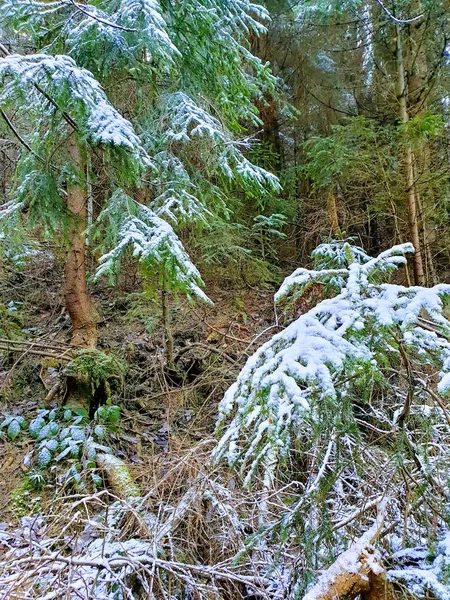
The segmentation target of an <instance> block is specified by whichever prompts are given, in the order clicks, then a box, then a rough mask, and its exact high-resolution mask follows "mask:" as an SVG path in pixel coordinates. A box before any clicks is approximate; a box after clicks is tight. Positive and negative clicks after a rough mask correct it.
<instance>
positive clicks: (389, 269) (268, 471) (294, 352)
mask: <svg viewBox="0 0 450 600" xmlns="http://www.w3.org/2000/svg"><path fill="white" fill-rule="evenodd" d="M413 252H414V248H413V246H412V245H411V244H402V245H398V246H394V247H393V248H391V249H390V250H387V251H385V252H382V253H381V254H380V255H379V256H377V257H376V258H371V257H369V256H368V255H367V254H366V253H365V252H364V251H363V250H362V249H361V248H358V247H355V246H353V245H352V244H351V243H349V242H347V241H346V242H333V243H331V244H323V245H321V246H319V247H318V248H317V249H316V251H315V252H314V254H313V259H314V267H315V268H314V269H312V270H309V269H303V268H301V269H297V270H296V271H295V272H294V273H293V274H292V275H291V276H289V277H288V278H287V279H286V280H285V281H284V283H283V285H282V286H281V288H280V290H279V291H278V292H277V294H276V295H275V300H276V302H278V303H281V302H284V303H287V304H289V303H291V304H292V303H293V302H295V301H296V300H297V299H298V298H299V297H301V296H302V294H304V293H305V291H306V290H308V289H309V288H311V286H315V288H316V289H318V290H320V291H321V293H322V294H323V295H324V296H325V299H323V300H322V301H321V302H319V303H318V304H317V305H316V306H314V307H313V308H311V309H310V310H309V311H308V312H306V313H305V314H302V315H301V316H300V317H299V318H297V319H296V320H295V321H294V322H293V323H291V324H290V325H289V326H288V327H287V328H286V329H285V330H284V331H282V332H280V333H278V334H277V335H275V336H274V337H273V338H272V339H271V340H270V341H268V342H267V343H265V344H264V345H263V346H262V347H261V348H260V349H259V350H258V351H257V352H256V353H255V354H254V355H253V356H252V357H251V358H249V360H248V361H247V363H246V365H245V367H244V368H243V370H242V371H241V373H240V375H239V377H238V379H237V381H236V383H234V384H233V385H232V386H231V388H230V389H229V390H228V392H227V393H226V395H225V397H224V398H223V400H222V402H221V404H220V410H219V420H218V426H217V429H218V432H219V433H220V434H221V439H220V441H219V443H218V446H217V448H216V450H215V458H216V460H218V459H222V458H225V459H226V460H227V461H228V462H229V463H230V464H231V465H233V466H235V467H237V468H239V469H240V471H241V473H242V475H243V476H245V479H244V483H245V485H246V486H247V487H249V486H250V485H251V484H252V483H255V481H256V480H257V476H262V478H263V485H264V486H265V487H270V486H271V485H272V484H273V480H274V476H275V474H276V468H277V465H278V464H279V462H280V461H287V460H288V459H289V458H292V450H294V449H295V450H296V452H297V453H300V454H301V452H308V451H311V452H313V451H314V452H315V451H316V449H317V448H323V452H322V451H321V452H322V455H323V456H324V457H325V458H323V460H324V461H325V463H324V464H325V466H324V468H323V471H322V473H320V472H319V475H320V476H323V474H324V472H325V470H326V462H327V461H331V462H333V461H334V462H335V463H336V461H337V458H336V455H335V452H337V451H336V450H333V452H332V448H333V444H334V441H333V440H336V439H339V438H340V437H341V438H342V439H343V438H344V437H346V439H350V438H349V437H348V435H349V432H351V434H352V435H353V436H357V435H359V433H358V426H357V418H356V416H355V412H356V411H355V408H354V404H355V403H356V404H357V405H359V406H361V405H364V402H366V403H367V406H368V408H367V412H368V413H370V414H371V415H373V414H375V415H376V416H375V418H377V419H378V423H377V422H376V421H374V422H375V423H376V426H377V427H378V428H379V429H380V430H381V432H383V430H385V431H386V432H389V430H392V429H395V427H400V426H401V425H403V422H404V421H405V419H406V418H407V416H408V414H409V412H411V411H412V410H413V407H412V406H411V404H412V398H414V399H415V400H416V401H418V402H419V403H420V404H424V403H425V401H424V400H423V398H424V396H425V392H428V391H429V392H430V393H431V394H433V393H434V394H436V391H435V389H436V387H435V388H434V390H433V379H432V377H431V376H429V375H428V374H427V366H428V365H432V366H434V367H435V368H437V369H438V371H439V381H438V384H437V391H438V392H439V393H440V394H446V393H447V392H448V391H449V390H450V373H449V371H450V341H449V340H450V322H449V321H448V320H447V318H446V316H445V315H444V314H443V309H444V302H445V300H446V299H447V298H448V297H449V295H450V285H444V284H442V285H436V286H435V287H433V288H430V289H427V288H423V287H409V288H408V287H404V286H402V285H396V284H394V283H387V282H386V281H387V280H389V277H390V275H391V274H392V273H393V272H395V271H396V270H397V269H398V268H399V267H402V266H403V265H405V264H406V255H408V254H412V253H413ZM411 365H413V366H414V368H416V365H420V366H421V368H422V376H421V377H418V376H417V374H416V370H415V371H414V375H412V374H411V373H412V367H411ZM401 372H404V373H405V376H404V379H403V380H400V379H398V380H395V375H396V374H397V375H398V374H399V373H401ZM374 389H376V390H378V392H377V393H378V395H379V396H380V397H382V398H384V390H388V393H387V394H386V398H387V400H383V401H382V405H381V408H378V409H376V408H374V407H373V406H372V405H371V402H372V401H373V402H375V400H372V396H371V394H372V393H373V392H374ZM406 390H408V391H406ZM373 397H376V394H375V393H373ZM377 411H378V412H377ZM230 418H231V420H230ZM330 440H331V441H330ZM327 444H328V445H327ZM330 444H331V446H330ZM325 459H326V460H325ZM417 461H418V463H419V464H421V463H420V461H421V459H420V458H417ZM319 464H320V463H319ZM422 466H423V469H422V470H423V471H424V472H425V471H426V470H427V467H426V461H423V465H422ZM330 468H331V467H330ZM313 475H314V474H313ZM425 475H426V473H425ZM307 488H308V484H306V485H305V489H307Z"/></svg>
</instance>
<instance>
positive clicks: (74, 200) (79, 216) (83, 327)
mask: <svg viewBox="0 0 450 600" xmlns="http://www.w3.org/2000/svg"><path fill="white" fill-rule="evenodd" d="M68 149H69V155H70V157H71V159H72V161H73V163H74V164H75V165H77V167H78V169H80V170H82V169H83V158H82V155H81V152H80V149H79V147H78V145H77V143H76V141H75V139H74V137H73V136H71V137H70V138H69V145H68ZM86 200H87V199H86V194H85V191H84V189H83V187H82V186H81V185H80V184H78V183H76V184H73V185H71V186H70V187H69V188H68V190H67V211H68V215H69V249H68V252H67V257H66V265H65V272H64V297H65V302H66V308H67V311H68V313H69V316H70V319H71V322H72V337H71V344H72V345H74V346H80V347H82V348H95V346H96V345H97V314H96V310H95V308H94V305H93V303H92V301H91V299H90V297H89V293H88V290H87V284H86V240H85V230H86V227H87V202H86Z"/></svg>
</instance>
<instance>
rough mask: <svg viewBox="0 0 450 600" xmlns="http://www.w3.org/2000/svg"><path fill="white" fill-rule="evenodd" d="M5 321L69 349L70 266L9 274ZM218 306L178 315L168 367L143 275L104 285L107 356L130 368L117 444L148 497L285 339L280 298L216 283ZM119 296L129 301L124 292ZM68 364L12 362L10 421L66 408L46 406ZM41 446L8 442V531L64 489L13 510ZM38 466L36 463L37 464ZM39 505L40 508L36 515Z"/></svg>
mask: <svg viewBox="0 0 450 600" xmlns="http://www.w3.org/2000/svg"><path fill="white" fill-rule="evenodd" d="M5 275H6V278H4V281H5V283H4V284H3V285H4V287H3V289H2V290H1V292H2V296H3V297H2V301H3V302H4V303H5V305H6V306H7V311H6V312H5V314H4V315H2V320H3V323H2V326H3V327H2V328H3V330H4V331H5V332H6V333H5V335H8V336H9V337H13V338H20V339H25V340H30V341H33V342H36V341H37V342H40V343H42V344H44V345H45V344H49V345H51V344H54V343H55V342H58V343H67V341H68V340H69V333H70V331H69V319H68V316H67V314H66V311H65V309H64V303H63V297H62V292H61V290H59V289H58V282H60V281H61V267H60V266H59V265H58V264H57V263H56V264H55V261H54V259H53V257H52V255H51V254H50V253H49V254H45V253H44V254H39V255H38V256H36V257H35V258H33V260H31V261H30V262H28V263H27V264H26V265H24V267H23V268H22V270H21V272H12V271H11V272H9V273H5ZM206 288H207V290H208V294H209V296H210V297H211V299H212V300H213V301H214V305H213V306H209V305H196V306H191V305H189V304H187V303H186V302H184V301H180V302H178V303H176V302H174V303H173V306H172V307H171V328H172V334H173V340H174V368H171V369H168V368H167V367H166V361H165V353H164V333H163V328H162V324H161V308H160V306H159V303H158V298H152V297H150V296H149V295H148V294H145V293H144V292H136V291H135V290H136V289H139V284H138V285H136V278H135V274H134V273H131V274H128V275H126V276H125V277H124V278H123V279H122V280H121V282H119V287H118V288H117V287H116V288H115V289H114V294H113V293H112V290H111V288H109V287H107V286H106V285H105V286H104V287H100V286H97V289H96V290H95V293H94V300H95V303H96V306H97V309H98V311H99V319H100V320H99V343H98V346H99V348H100V349H102V350H104V351H105V352H107V353H109V352H111V353H114V354H115V355H117V356H119V357H121V358H122V359H124V360H125V361H126V365H127V370H126V374H125V376H124V378H123V381H121V382H120V383H119V384H117V385H116V386H114V387H113V388H112V396H111V401H112V402H113V403H114V404H117V405H119V406H120V410H121V418H120V423H119V426H118V428H117V431H116V432H114V433H111V434H110V435H109V439H108V444H109V445H110V446H111V447H112V448H113V449H114V453H115V455H116V456H118V457H120V458H121V459H123V460H124V461H125V462H126V463H127V464H128V465H130V470H131V472H132V474H133V477H134V478H135V480H136V482H137V484H138V485H139V487H140V489H141V490H142V491H144V492H145V490H148V489H150V488H151V487H152V486H154V484H155V482H156V481H159V480H160V479H161V478H164V475H165V474H166V473H167V472H168V471H169V470H170V467H171V465H173V464H177V462H178V461H179V457H180V456H182V455H184V454H185V453H186V452H187V451H189V449H190V448H192V447H193V446H195V444H197V443H198V442H200V441H202V440H207V439H208V438H211V436H213V433H214V426H215V420H216V416H217V406H218V403H219V401H220V399H221V398H222V396H223V393H224V392H225V390H226V389H227V388H228V387H229V385H231V383H232V382H233V381H234V380H235V378H236V376H237V374H238V372H239V370H240V368H241V367H242V366H243V364H244V362H245V360H246V358H247V357H248V356H249V355H251V354H252V353H253V351H254V350H255V349H256V348H257V347H258V346H259V345H260V344H261V343H262V342H263V341H264V340H265V339H267V338H268V337H270V335H272V334H273V333H274V332H275V331H276V330H277V326H276V325H275V315H274V310H273V290H272V289H269V288H267V289H265V290H262V291H254V290H253V289H251V288H249V287H240V288H236V287H234V288H233V287H232V286H230V287H229V289H224V288H223V286H222V287H220V286H219V284H218V283H217V282H215V281H209V282H206ZM118 291H119V293H118ZM62 367H63V365H62V364H61V365H59V364H58V363H57V362H56V363H55V364H53V362H52V360H50V359H48V360H47V359H45V358H44V359H43V358H42V357H39V356H35V355H31V354H29V353H28V352H27V350H24V352H23V353H21V354H17V353H4V354H3V364H2V365H1V367H0V368H1V370H0V385H1V388H0V393H1V397H2V400H1V405H0V414H1V415H2V416H3V417H6V416H8V415H11V414H14V415H20V416H24V417H25V418H26V419H27V420H30V419H31V418H33V416H34V415H35V414H36V413H37V411H38V410H39V409H42V408H46V409H51V408H55V407H58V406H61V405H62V404H63V397H62V395H61V393H60V394H59V395H56V396H55V397H54V398H53V399H52V400H51V401H50V402H47V403H46V402H45V398H46V397H47V396H48V393H49V390H50V389H51V386H52V378H54V377H55V376H57V374H58V371H59V370H61V368H62ZM32 446H33V441H32V440H30V439H29V438H26V437H21V438H20V439H16V440H14V441H11V440H9V439H8V436H7V435H6V434H5V433H3V434H0V457H1V459H0V473H1V480H0V522H9V523H13V522H15V521H17V520H18V519H19V518H20V517H21V516H23V514H26V513H27V512H36V510H38V509H39V510H44V511H45V508H46V507H45V505H46V503H47V502H51V501H52V498H53V495H54V492H55V488H54V484H53V483H49V484H48V485H47V486H45V487H44V489H42V490H41V491H40V493H39V495H37V498H38V500H35V499H33V498H32V497H31V495H30V498H29V500H30V504H29V506H26V504H27V503H25V505H24V502H23V500H21V501H20V502H19V504H17V502H15V501H13V500H12V498H13V497H14V494H15V490H17V489H20V486H21V481H22V480H23V478H24V476H25V475H26V474H27V471H28V466H27V465H28V464H29V462H30V456H31V458H32V453H33V450H32ZM27 461H28V462H27ZM33 503H36V506H37V508H36V506H35V507H33Z"/></svg>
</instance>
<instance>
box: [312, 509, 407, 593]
mask: <svg viewBox="0 0 450 600" xmlns="http://www.w3.org/2000/svg"><path fill="white" fill-rule="evenodd" d="M383 522H384V511H383V510H381V511H380V513H379V516H378V517H377V519H376V521H375V523H374V524H373V526H372V527H371V528H370V529H369V530H368V531H366V532H365V533H364V534H363V535H362V536H361V537H360V538H359V539H357V540H356V541H355V542H354V543H353V544H352V545H351V546H350V548H349V549H348V550H346V551H345V552H343V553H342V554H340V555H339V556H338V558H337V559H336V560H335V562H334V563H333V564H332V565H331V566H330V567H329V568H328V569H327V570H326V571H324V572H323V573H322V574H321V575H320V577H319V579H318V580H317V583H316V584H315V585H314V586H313V587H312V588H311V589H310V590H309V592H308V593H307V594H306V595H305V596H304V597H303V600H338V599H340V598H345V599H346V600H351V599H353V598H356V596H361V598H362V600H382V599H384V600H394V598H395V593H394V588H393V585H392V583H390V582H389V581H387V579H386V569H385V568H384V566H383V561H382V558H381V554H380V552H379V551H378V550H377V549H376V548H375V547H374V546H373V543H374V542H375V540H376V539H377V537H378V536H379V534H380V531H381V528H382V526H383Z"/></svg>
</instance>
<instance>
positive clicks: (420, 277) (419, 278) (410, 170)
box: [395, 25, 425, 285]
mask: <svg viewBox="0 0 450 600" xmlns="http://www.w3.org/2000/svg"><path fill="white" fill-rule="evenodd" d="M395 29H396V45H397V86H398V100H399V109H400V119H401V122H402V123H404V124H406V123H408V121H409V114H408V104H407V94H408V90H407V86H406V80H405V67H404V61H403V47H402V38H401V30H400V27H399V25H396V27H395ZM414 162H415V161H414V152H413V149H412V146H411V143H410V142H409V140H406V142H405V171H406V193H407V199H408V216H409V227H410V234H411V242H412V244H413V246H414V248H415V250H416V252H415V254H414V263H413V264H414V281H415V283H416V285H424V284H425V272H424V268H423V252H422V244H421V241H420V233H419V220H418V217H417V205H418V202H417V190H416V181H415V175H414Z"/></svg>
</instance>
